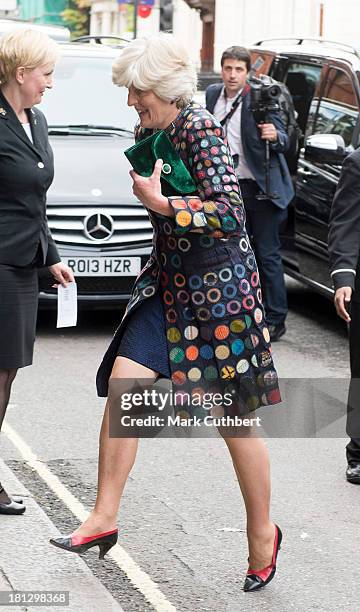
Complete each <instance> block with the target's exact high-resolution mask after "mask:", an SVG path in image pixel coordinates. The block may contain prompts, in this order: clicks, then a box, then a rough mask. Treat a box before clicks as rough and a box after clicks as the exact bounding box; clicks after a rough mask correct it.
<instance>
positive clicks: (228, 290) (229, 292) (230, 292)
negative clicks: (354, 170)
mask: <svg viewBox="0 0 360 612" xmlns="http://www.w3.org/2000/svg"><path fill="white" fill-rule="evenodd" d="M236 293H237V289H236V287H235V285H233V284H232V283H228V284H227V285H225V287H224V289H223V296H224V297H225V298H227V299H231V298H233V297H235V295H236Z"/></svg>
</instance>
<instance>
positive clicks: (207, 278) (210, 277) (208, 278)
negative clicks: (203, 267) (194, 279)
mask: <svg viewBox="0 0 360 612" xmlns="http://www.w3.org/2000/svg"><path fill="white" fill-rule="evenodd" d="M217 280H218V276H217V274H215V272H207V273H206V274H204V285H208V287H212V286H213V285H216V283H217Z"/></svg>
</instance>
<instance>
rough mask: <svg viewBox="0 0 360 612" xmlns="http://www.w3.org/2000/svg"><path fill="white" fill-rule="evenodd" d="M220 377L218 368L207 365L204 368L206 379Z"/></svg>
mask: <svg viewBox="0 0 360 612" xmlns="http://www.w3.org/2000/svg"><path fill="white" fill-rule="evenodd" d="M217 377H218V372H217V369H216V368H215V367H214V366H207V367H206V368H205V369H204V378H205V380H216V379H217Z"/></svg>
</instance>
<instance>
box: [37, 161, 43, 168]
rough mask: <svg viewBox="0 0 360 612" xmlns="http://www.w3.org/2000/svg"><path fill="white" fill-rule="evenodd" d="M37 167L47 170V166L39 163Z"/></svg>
mask: <svg viewBox="0 0 360 612" xmlns="http://www.w3.org/2000/svg"><path fill="white" fill-rule="evenodd" d="M37 166H38V168H45V164H43V163H42V162H38V164H37Z"/></svg>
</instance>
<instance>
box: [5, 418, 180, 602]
mask: <svg viewBox="0 0 360 612" xmlns="http://www.w3.org/2000/svg"><path fill="white" fill-rule="evenodd" d="M3 432H4V433H5V434H6V436H7V437H8V438H9V440H10V441H11V442H12V443H13V445H14V446H15V447H16V448H17V450H18V451H19V453H20V454H21V456H22V457H23V459H24V460H25V462H26V463H27V464H28V465H29V466H30V467H31V468H33V469H34V470H35V471H36V472H37V473H38V475H39V476H40V478H42V480H43V481H44V482H45V483H46V484H47V486H48V487H49V488H50V489H51V490H52V491H53V492H54V493H55V494H56V495H57V496H58V497H59V498H60V499H61V501H62V502H63V503H64V504H65V506H67V508H68V509H69V510H70V511H71V512H72V513H73V514H74V515H75V516H76V517H77V518H78V519H79V521H81V522H83V521H84V520H85V519H86V518H87V516H88V514H89V513H88V511H87V510H86V508H85V507H84V506H83V504H82V503H81V502H80V501H79V500H78V499H76V497H75V496H74V495H73V494H72V493H71V492H70V491H69V490H68V489H67V488H66V487H65V485H64V484H63V483H62V482H61V480H59V478H58V477H57V476H56V475H55V474H53V473H52V472H51V470H49V468H48V467H47V466H46V465H45V464H44V463H43V462H42V461H40V460H39V459H38V458H37V456H36V455H35V453H34V452H33V451H32V450H31V448H30V446H29V445H28V444H27V443H26V442H25V441H24V440H23V439H22V438H21V436H19V434H18V433H16V431H15V430H14V429H13V428H12V427H11V425H9V424H8V423H4V425H3ZM49 546H50V544H49ZM108 555H109V556H110V557H111V558H112V559H113V560H114V561H115V563H116V564H117V565H118V566H119V567H120V569H121V570H122V571H123V572H124V573H125V574H126V576H127V577H128V578H129V580H130V582H131V583H132V584H133V585H134V587H135V588H137V589H138V590H139V591H140V592H141V593H142V594H143V595H144V597H145V599H146V600H147V601H148V602H149V603H150V604H151V605H152V606H153V607H154V608H155V610H156V611H157V612H176V608H175V606H174V605H173V604H172V603H170V602H169V601H168V600H167V599H166V597H165V595H164V594H163V593H162V592H161V591H160V589H159V588H158V586H157V585H156V584H155V582H153V581H152V580H151V578H150V576H148V574H146V572H144V571H143V570H142V569H141V568H140V567H139V565H138V564H137V563H136V561H134V560H133V559H132V558H131V557H130V555H129V554H128V553H127V552H126V551H125V550H124V549H123V548H122V547H121V546H120V545H119V544H116V545H115V546H114V547H113V548H112V549H111V551H109V553H108Z"/></svg>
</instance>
